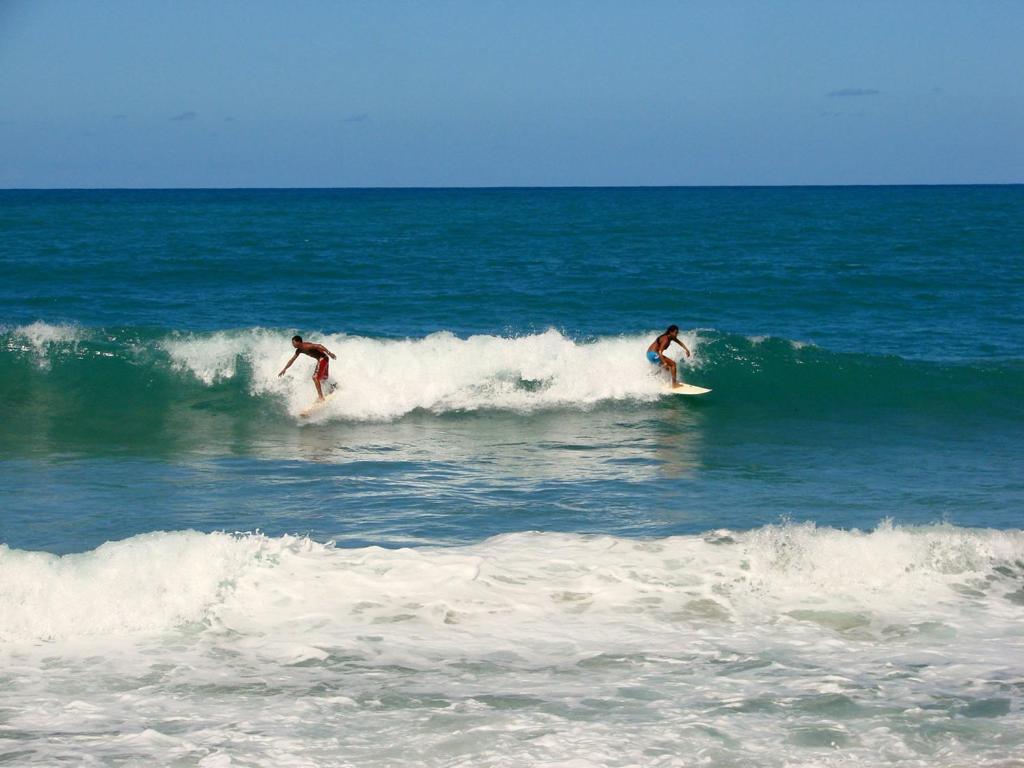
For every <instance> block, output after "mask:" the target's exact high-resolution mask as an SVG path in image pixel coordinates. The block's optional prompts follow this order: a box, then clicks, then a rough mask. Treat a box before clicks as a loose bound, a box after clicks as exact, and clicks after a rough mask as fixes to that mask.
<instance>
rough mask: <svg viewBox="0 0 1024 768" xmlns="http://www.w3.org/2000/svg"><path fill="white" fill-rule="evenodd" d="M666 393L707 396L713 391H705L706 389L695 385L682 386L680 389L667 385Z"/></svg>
mask: <svg viewBox="0 0 1024 768" xmlns="http://www.w3.org/2000/svg"><path fill="white" fill-rule="evenodd" d="M665 391H666V392H667V393H668V394H670V395H706V394H707V393H708V392H710V391H711V390H710V389H705V388H704V387H697V386H694V385H693V384H681V385H680V386H678V387H673V386H672V385H671V384H666V385H665Z"/></svg>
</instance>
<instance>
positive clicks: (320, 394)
mask: <svg viewBox="0 0 1024 768" xmlns="http://www.w3.org/2000/svg"><path fill="white" fill-rule="evenodd" d="M292 346H293V347H295V354H294V355H292V359H291V360H289V361H288V362H287V364H286V365H285V366H284V368H282V369H281V372H280V373H279V374H277V375H278V376H284V372H285V371H287V370H288V369H289V368H291V367H292V363H294V362H295V361H296V360H298V359H299V355H309V356H310V357H312V358H313V359H314V360H316V361H317V363H316V370H315V371H313V386H315V387H316V396H317V400H323V399H324V391H323V388H322V385H321V382H324V381H327V376H328V371H327V366H328V363H327V358H328V357H329V358H331V359H332V360H337V359H338V358H337V356H336V355H335V354H334V353H333V352H331V350H329V349H328V348H327V347H325V346H324V345H323V344H314V343H313V342H311V341H303V340H302V337H301V336H292Z"/></svg>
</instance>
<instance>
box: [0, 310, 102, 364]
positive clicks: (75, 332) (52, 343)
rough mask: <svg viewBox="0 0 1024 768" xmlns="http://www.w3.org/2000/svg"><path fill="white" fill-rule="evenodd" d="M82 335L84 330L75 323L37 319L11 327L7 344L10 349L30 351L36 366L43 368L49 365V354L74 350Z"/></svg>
mask: <svg viewBox="0 0 1024 768" xmlns="http://www.w3.org/2000/svg"><path fill="white" fill-rule="evenodd" d="M84 335H85V333H84V331H83V330H82V329H81V328H79V327H78V326H75V325H67V324H59V323H58V324H51V323H44V322H42V321H37V322H34V323H29V324H28V325H20V326H18V327H17V328H14V329H11V330H10V331H9V332H8V342H7V345H8V349H10V350H12V351H19V352H29V353H31V354H32V355H34V359H35V364H36V366H37V367H39V368H42V369H44V370H45V369H49V367H50V355H51V354H53V353H60V352H61V351H71V352H74V350H75V347H76V344H77V342H78V341H79V340H81V339H82V338H83V336H84Z"/></svg>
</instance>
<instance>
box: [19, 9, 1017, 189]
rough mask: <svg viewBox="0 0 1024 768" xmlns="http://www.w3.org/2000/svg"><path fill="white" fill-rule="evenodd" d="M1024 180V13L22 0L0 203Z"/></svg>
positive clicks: (977, 10) (940, 10)
mask: <svg viewBox="0 0 1024 768" xmlns="http://www.w3.org/2000/svg"><path fill="white" fill-rule="evenodd" d="M1021 182H1024V0H1007V1H1006V2H1000V1H999V0H971V1H970V2H946V1H944V0H886V1H885V2H872V1H870V0H867V1H865V2H849V1H847V0H844V1H843V2H830V1H829V0H809V1H807V2H803V1H799V2H798V1H794V2H785V1H784V0H776V1H775V2H767V1H766V0H761V1H760V2H738V1H737V2H731V1H730V0H716V1H710V0H709V1H708V2H696V1H694V2H687V1H686V0H676V1H675V2H662V1H660V0H633V1H632V2H628V1H627V0H619V2H604V1H603V0H589V1H587V2H575V1H573V0H544V1H543V2H533V1H532V0H517V1H516V2H511V1H509V2H500V1H499V0H451V1H446V0H431V1H430V2H427V1H426V0H424V1H423V2H398V1H390V0H375V1H373V2H369V1H368V2H354V1H352V2H348V1H345V0H333V1H326V0H325V1H323V2H316V1H314V0H305V1H304V0H289V2H281V0H276V1H275V2H264V1H263V0H244V1H238V2H233V1H231V0H221V1H220V2H197V1H196V2H193V1H191V0H175V1H171V0H167V1H166V2H164V1H158V0H91V1H90V0H0V188H36V187H44V188H45V187H72V188H82V187H90V188H91V187H409V186H412V187H451V186H457V187H464V186H470V187H472V186H633V185H640V186H642V185H760V184H935V183H1021Z"/></svg>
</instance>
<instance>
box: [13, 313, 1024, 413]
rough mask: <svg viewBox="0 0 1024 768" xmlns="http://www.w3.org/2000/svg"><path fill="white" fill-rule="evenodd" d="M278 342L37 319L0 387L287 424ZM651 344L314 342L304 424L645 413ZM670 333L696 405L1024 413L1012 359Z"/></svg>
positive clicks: (302, 394) (42, 397)
mask: <svg viewBox="0 0 1024 768" xmlns="http://www.w3.org/2000/svg"><path fill="white" fill-rule="evenodd" d="M291 335H292V334H291V332H290V331H280V330H268V329H262V328H250V329H241V330H237V331H221V332H212V333H173V332H172V333H162V332H158V331H152V330H147V329H131V328H129V329H88V328H79V327H75V326H66V325H49V324H44V323H35V324H32V325H28V326H21V327H18V328H15V329H10V330H8V331H6V332H4V333H3V334H2V335H0V356H2V357H3V363H4V365H3V366H2V368H0V371H2V372H0V377H2V380H0V388H2V390H3V391H4V392H6V393H8V401H9V402H14V403H18V404H21V405H24V406H25V407H26V408H27V409H28V410H29V411H32V410H36V411H37V412H39V413H42V412H43V410H44V409H46V410H48V411H50V412H53V411H56V412H59V413H60V418H61V421H62V423H64V424H65V427H66V428H67V429H68V430H69V431H71V432H73V431H74V430H75V421H76V420H86V421H87V422H88V423H89V424H90V425H92V426H93V427H95V426H97V425H98V426H100V427H101V430H100V431H101V432H102V428H103V426H104V425H106V427H107V428H113V429H116V426H114V425H117V424H119V423H122V422H124V421H125V419H124V416H125V413H126V412H130V413H132V414H133V416H134V417H135V424H134V428H135V429H137V430H139V431H140V432H144V431H145V429H146V428H147V426H152V427H159V426H160V425H161V424H163V423H165V422H166V421H167V420H168V414H170V413H172V412H174V411H180V410H189V409H191V410H192V411H196V410H207V411H214V412H218V411H219V412H235V413H237V414H239V415H240V417H241V418H244V419H252V418H260V419H264V420H265V419H269V418H274V417H282V416H283V417H285V418H287V419H289V420H292V421H295V420H297V419H298V417H299V414H300V413H301V412H302V410H303V409H304V408H306V407H307V406H308V405H309V404H310V403H311V402H312V399H313V396H314V395H313V387H312V384H311V382H310V380H309V376H310V374H311V372H312V361H310V360H308V359H306V358H304V357H303V358H300V360H299V361H297V362H296V364H295V365H294V366H293V367H292V369H291V370H290V371H289V372H288V374H287V375H286V376H285V377H280V378H279V377H278V375H277V374H278V372H279V370H280V369H281V368H282V367H283V365H284V363H285V362H286V361H287V360H288V358H289V357H290V349H291V347H290V343H289V339H290V336H291ZM652 336H653V334H652V333H647V334H643V335H633V336H616V337H603V338H598V339H593V340H585V341H579V340H574V339H571V338H569V337H567V336H565V335H564V334H562V333H560V332H558V331H556V330H549V331H547V332H544V333H539V334H533V335H527V336H519V337H512V338H505V337H497V336H482V335H481V336H470V337H468V338H460V337H457V336H455V335H453V334H451V333H445V332H441V333H435V334H432V335H429V336H426V337H423V338H418V339H403V340H391V339H374V338H365V337H358V336H346V335H338V334H320V335H315V336H312V337H311V338H314V339H316V340H318V341H321V342H322V343H324V344H326V345H327V346H328V347H329V348H330V349H332V350H333V351H334V352H335V353H336V354H337V355H338V360H337V361H335V362H332V365H331V377H332V381H333V382H335V383H337V384H338V385H339V386H340V396H339V397H336V398H333V399H332V400H331V401H330V402H329V403H328V405H326V406H325V407H324V408H323V409H321V410H319V411H317V412H316V413H315V415H314V416H313V417H312V419H311V421H312V422H325V421H392V420H395V419H399V418H402V417H403V416H406V415H408V414H410V413H413V412H416V411H421V412H429V413H434V414H445V413H459V412H467V411H478V410H487V409H494V410H506V411H510V412H521V413H528V412H534V411H538V410H545V409H571V410H585V409H590V408H593V407H595V406H598V405H602V404H610V403H650V402H653V401H655V400H658V399H659V398H660V397H662V396H663V394H664V392H663V390H662V386H663V384H664V374H659V373H658V371H657V369H655V368H654V367H653V366H651V365H650V364H649V363H647V362H646V360H645V358H644V350H645V349H646V346H647V344H648V343H649V342H650V339H651V338H652ZM682 338H683V339H684V341H685V342H686V344H687V346H688V347H689V348H690V349H691V350H693V353H694V354H693V358H692V359H691V360H686V361H684V362H685V363H686V364H685V365H684V366H682V367H681V371H682V376H683V377H684V378H685V379H687V380H690V381H693V382H695V383H700V384H702V385H705V386H710V387H712V388H713V389H715V390H716V394H715V397H714V398H713V399H711V400H710V402H713V403H717V404H728V406H729V408H730V409H736V408H739V409H743V408H750V409H756V410H758V411H759V412H760V413H762V414H764V415H766V416H771V415H773V414H779V415H785V414H790V413H794V412H805V413H819V412H843V411H844V410H846V411H858V412H860V413H863V412H865V411H866V410H869V409H879V408H881V409H885V410H887V411H898V410H903V411H906V412H907V413H910V414H913V413H918V414H928V415H933V416H948V415H949V414H950V413H953V414H954V415H955V414H956V413H962V412H963V411H964V410H965V409H969V411H970V413H971V417H972V418H975V419H978V418H980V419H985V418H989V417H995V418H1011V419H1020V418H1021V417H1022V415H1024V410H1022V405H1021V403H1022V397H1021V395H1022V393H1024V365H1022V363H1021V361H1016V360H1010V361H1002V362H992V361H986V362H984V363H975V364H971V363H958V364H942V363H937V362H927V361H913V360H906V359H903V358H899V357H893V356H877V355H854V354H846V353H842V354H840V353H834V352H829V351H827V350H824V349H820V348H818V347H815V346H814V345H809V344H802V343H800V342H795V341H787V340H784V339H774V338H767V339H763V338H746V337H742V336H736V335H730V334H725V333H721V332H718V331H713V330H697V331H691V332H688V333H685V334H684V335H683V336H682ZM673 349H674V350H675V354H677V355H678V354H680V350H678V348H675V347H674V348H673ZM69 420H70V423H69ZM303 423H305V422H303ZM122 426H123V425H122Z"/></svg>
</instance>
